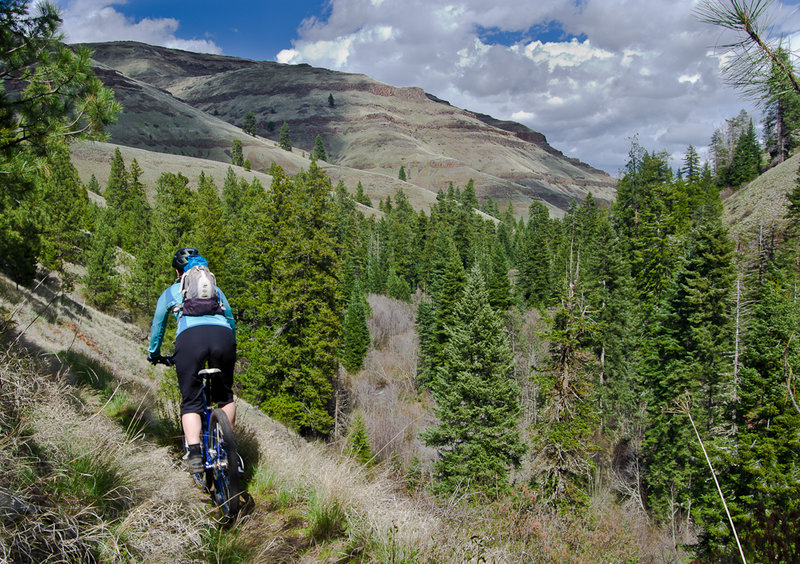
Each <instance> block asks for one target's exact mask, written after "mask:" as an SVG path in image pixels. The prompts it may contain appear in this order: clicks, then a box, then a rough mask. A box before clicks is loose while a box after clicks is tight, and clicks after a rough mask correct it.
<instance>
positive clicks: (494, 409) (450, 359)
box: [422, 266, 526, 496]
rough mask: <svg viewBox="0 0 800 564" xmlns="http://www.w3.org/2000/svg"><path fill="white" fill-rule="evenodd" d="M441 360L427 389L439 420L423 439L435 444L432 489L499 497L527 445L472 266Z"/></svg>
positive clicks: (498, 331)
mask: <svg viewBox="0 0 800 564" xmlns="http://www.w3.org/2000/svg"><path fill="white" fill-rule="evenodd" d="M447 332H448V335H449V338H448V343H447V345H446V346H445V347H444V354H443V363H442V365H441V366H439V367H438V368H437V369H436V371H435V377H434V379H433V382H432V385H431V389H432V391H433V395H434V398H435V400H436V407H435V413H436V417H437V420H438V425H437V426H435V427H432V428H429V429H427V430H426V431H425V432H424V433H423V435H422V438H423V440H424V441H425V443H426V444H427V445H429V446H434V447H437V450H438V452H439V460H437V461H436V462H435V464H434V472H435V479H436V483H435V485H434V490H435V491H438V492H441V493H451V492H454V491H456V490H459V489H463V490H466V491H481V492H483V493H485V494H486V495H489V496H498V495H500V494H502V493H504V492H505V491H506V489H507V487H508V471H509V469H510V468H511V467H514V466H518V465H519V463H520V459H521V457H522V455H523V454H524V452H525V450H526V447H525V444H524V443H523V442H522V440H521V439H520V434H519V429H518V425H519V416H520V411H521V407H520V399H519V388H518V386H517V382H516V380H515V379H514V378H513V360H512V354H511V348H510V346H509V344H508V338H507V336H506V334H505V330H504V328H503V321H502V319H501V317H500V316H499V315H498V314H497V313H496V312H494V311H493V310H492V308H491V307H490V306H489V302H488V296H487V293H486V288H485V285H484V281H483V276H482V274H481V272H480V269H479V268H478V267H477V266H475V267H473V269H472V270H471V271H470V274H469V277H468V279H467V283H466V286H465V287H464V291H463V292H462V294H461V297H460V299H459V300H458V302H457V304H456V305H455V311H454V315H453V320H452V323H451V324H449V325H447Z"/></svg>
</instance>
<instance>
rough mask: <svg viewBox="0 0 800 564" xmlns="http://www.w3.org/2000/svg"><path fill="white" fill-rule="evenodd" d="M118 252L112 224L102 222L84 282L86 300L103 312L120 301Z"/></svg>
mask: <svg viewBox="0 0 800 564" xmlns="http://www.w3.org/2000/svg"><path fill="white" fill-rule="evenodd" d="M116 250H117V249H116V245H114V235H113V232H112V229H111V226H110V224H109V223H108V222H106V221H101V222H100V223H99V224H98V226H97V229H96V230H95V233H94V235H93V236H92V242H91V245H90V247H89V252H88V257H87V263H86V276H85V277H84V281H83V282H84V284H85V285H86V299H87V300H88V301H89V302H91V303H92V304H94V305H95V306H96V307H98V308H99V309H101V310H108V309H109V308H111V306H112V305H114V303H115V302H116V301H117V300H118V299H119V295H120V288H119V282H118V275H117V272H116Z"/></svg>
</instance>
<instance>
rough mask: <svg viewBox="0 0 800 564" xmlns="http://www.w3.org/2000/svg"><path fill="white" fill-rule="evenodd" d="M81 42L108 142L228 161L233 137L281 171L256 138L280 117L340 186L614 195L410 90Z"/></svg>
mask: <svg viewBox="0 0 800 564" xmlns="http://www.w3.org/2000/svg"><path fill="white" fill-rule="evenodd" d="M90 47H91V49H93V51H94V59H95V60H96V61H97V62H98V64H99V65H101V67H100V71H101V72H100V73H99V76H100V77H101V78H102V79H103V80H104V81H105V82H106V84H108V85H109V86H111V87H112V88H114V89H115V92H116V95H117V98H118V99H119V100H121V101H122V103H123V104H124V106H125V111H124V112H123V114H122V115H121V116H120V119H119V121H118V123H117V124H116V125H115V126H113V127H112V128H111V140H112V142H114V143H116V144H119V145H123V146H131V147H139V148H145V149H149V150H156V151H160V152H166V153H173V154H180V155H190V156H195V157H203V158H210V159H215V160H221V161H227V160H228V154H227V153H226V152H229V148H230V145H231V143H232V141H233V139H236V138H238V139H240V140H242V143H243V145H244V154H245V157H246V158H249V159H250V161H251V163H252V165H253V167H254V168H256V169H262V170H263V169H266V168H267V167H268V166H269V164H270V163H271V162H272V161H276V162H278V164H281V162H280V160H281V155H280V154H279V153H276V148H275V145H274V142H266V143H265V141H268V140H271V141H274V140H276V139H277V137H278V130H279V129H280V126H281V124H282V123H283V122H286V123H287V124H288V125H289V127H290V130H291V135H292V140H293V143H294V145H295V147H298V148H299V149H297V151H303V150H305V151H309V150H310V149H311V147H312V146H313V143H314V139H315V137H316V136H317V135H320V136H321V137H322V139H323V141H324V143H325V146H326V151H327V153H328V156H329V161H330V162H331V163H333V164H336V165H340V166H341V167H342V171H341V175H340V176H341V178H342V179H343V180H344V181H345V183H346V184H348V185H349V182H348V181H352V180H353V179H354V178H355V177H356V176H358V175H354V174H347V173H346V172H344V171H345V170H357V171H366V172H372V173H378V174H379V175H380V176H386V177H388V178H394V179H396V178H397V175H398V171H399V169H400V167H401V166H403V167H404V169H405V170H406V172H407V174H408V182H407V183H405V184H406V185H409V184H411V185H416V186H419V187H420V188H422V189H425V190H427V191H431V192H433V193H435V192H436V191H437V190H440V189H443V190H446V189H447V187H448V185H449V183H450V182H452V183H454V184H455V185H456V186H464V185H466V183H467V182H468V181H469V179H473V180H474V182H475V188H476V191H477V194H478V197H479V199H481V200H484V199H486V198H487V197H489V196H491V197H492V198H493V199H494V200H495V201H497V202H498V203H499V204H500V205H501V206H504V205H506V202H511V203H512V204H513V206H514V208H515V210H516V213H517V214H518V215H524V214H526V213H527V208H528V206H529V204H530V203H531V202H532V201H535V200H541V201H544V202H545V203H546V204H547V205H548V207H549V208H550V209H551V213H552V214H554V215H562V214H563V211H564V210H565V209H566V207H567V206H568V205H569V202H570V201H572V200H573V199H578V200H582V199H583V198H585V197H586V195H587V194H588V193H589V192H591V193H592V194H593V196H594V197H595V199H596V200H598V201H600V202H609V201H611V200H612V199H613V197H614V186H615V180H614V179H613V178H611V177H610V176H608V175H607V174H606V173H604V172H602V171H599V170H596V169H593V168H592V167H590V166H588V165H586V164H583V163H581V162H579V161H577V160H576V159H571V158H568V157H565V156H564V155H562V154H561V153H560V152H559V151H557V150H555V149H553V148H552V147H550V146H549V145H548V144H547V141H546V139H545V137H544V136H543V135H542V134H540V133H537V132H535V131H532V130H530V129H528V128H526V127H524V126H522V125H520V124H514V123H512V122H502V121H499V120H496V119H494V118H491V117H490V116H484V115H478V114H474V113H472V112H469V111H465V110H462V109H459V108H456V107H454V106H452V105H450V104H448V103H446V102H444V101H442V100H439V99H437V98H436V97H435V96H431V95H428V94H426V93H425V92H424V91H422V90H421V89H419V88H413V87H412V88H399V87H394V86H390V85H387V84H383V83H380V82H377V81H375V80H373V79H371V78H369V77H367V76H364V75H357V74H348V73H341V72H335V71H330V70H326V69H320V68H313V67H310V66H308V65H282V64H279V63H274V62H254V61H248V60H245V59H238V58H233V57H223V56H216V55H207V54H197V53H190V52H186V51H178V50H172V49H166V48H162V47H153V46H150V45H144V44H139V43H133V42H114V43H95V44H91V45H90ZM331 102H333V103H331ZM248 112H253V113H254V114H255V116H256V119H257V134H258V135H257V137H250V136H248V135H245V134H243V133H242V132H241V130H240V129H239V127H240V126H241V124H242V121H243V119H244V116H245V114H247V113H248ZM223 124H225V125H223ZM278 151H280V150H278ZM284 159H285V157H284ZM332 176H334V180H337V179H336V178H335V175H332ZM370 180H371V178H369V177H368V178H367V179H366V181H364V180H362V183H363V184H364V189H365V190H366V191H367V193H374V194H375V195H377V194H378V193H379V192H380V193H382V192H384V191H385V190H383V189H382V190H373V188H372V183H371V182H370ZM355 183H356V182H352V184H353V185H354V184H355ZM351 188H352V186H351Z"/></svg>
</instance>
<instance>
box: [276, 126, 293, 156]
mask: <svg viewBox="0 0 800 564" xmlns="http://www.w3.org/2000/svg"><path fill="white" fill-rule="evenodd" d="M278 147H280V148H281V149H283V150H284V151H290V152H291V150H292V136H291V133H290V132H289V124H288V123H286V122H283V125H282V126H281V131H280V133H279V135H278Z"/></svg>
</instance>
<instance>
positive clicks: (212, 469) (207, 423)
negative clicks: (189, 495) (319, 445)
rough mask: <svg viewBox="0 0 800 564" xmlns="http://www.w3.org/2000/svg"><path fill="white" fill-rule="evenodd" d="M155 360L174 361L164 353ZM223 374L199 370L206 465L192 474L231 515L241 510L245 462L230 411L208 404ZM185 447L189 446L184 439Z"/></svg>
mask: <svg viewBox="0 0 800 564" xmlns="http://www.w3.org/2000/svg"><path fill="white" fill-rule="evenodd" d="M154 362H158V363H161V364H166V365H167V366H172V365H174V364H175V362H174V361H173V360H172V357H163V356H159V357H157V358H156V359H155V360H154ZM221 373H222V371H221V370H220V369H219V368H204V369H202V370H200V371H198V373H197V375H198V377H200V378H202V380H203V387H202V398H203V412H202V413H200V414H199V415H200V420H201V423H202V433H201V441H202V443H201V444H202V448H203V461H204V464H203V465H204V467H205V468H204V470H203V471H202V472H198V473H196V474H193V477H194V480H195V482H197V484H198V485H199V486H200V487H202V488H204V489H205V490H206V491H207V492H209V493H211V494H212V497H213V499H214V502H215V503H216V504H217V505H218V506H220V507H221V508H222V511H223V513H225V515H226V516H229V517H230V516H232V515H234V514H236V513H237V512H238V510H239V502H240V501H241V500H240V498H239V496H240V493H241V492H240V491H239V476H240V474H242V473H243V472H244V463H243V461H242V458H241V457H240V456H239V454H238V453H237V451H236V439H235V438H234V436H233V427H232V426H231V422H230V421H229V420H228V416H227V414H226V413H225V411H223V410H222V408H217V409H214V408H213V407H212V406H211V405H210V404H209V400H210V394H211V379H212V377H213V376H214V375H215V374H221ZM184 447H185V448H188V447H186V439H185V438H184Z"/></svg>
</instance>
